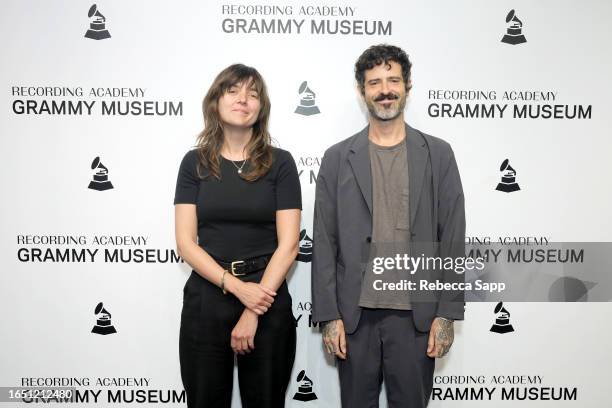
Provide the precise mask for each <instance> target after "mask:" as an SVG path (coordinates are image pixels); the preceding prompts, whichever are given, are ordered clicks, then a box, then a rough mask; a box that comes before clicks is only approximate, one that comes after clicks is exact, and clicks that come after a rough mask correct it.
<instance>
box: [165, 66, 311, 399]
mask: <svg viewBox="0 0 612 408" xmlns="http://www.w3.org/2000/svg"><path fill="white" fill-rule="evenodd" d="M203 112H204V121H205V128H204V130H203V131H202V133H201V134H200V136H199V137H198V140H197V148H196V149H194V150H191V151H190V152H188V153H187V154H186V155H185V157H184V159H183V161H182V163H181V166H180V170H179V175H178V180H177V185H176V195H175V198H174V204H175V222H176V243H177V248H178V252H179V254H180V255H181V257H182V258H183V259H184V260H185V262H187V263H188V264H189V265H191V266H192V268H193V271H192V273H191V276H190V277H189V279H188V281H187V283H186V285H185V289H184V297H183V310H182V314H181V331H180V341H179V343H180V345H179V354H180V362H181V376H182V379H183V385H184V387H185V391H186V393H187V404H188V406H189V407H198V408H213V407H229V406H230V404H231V395H232V379H233V367H234V355H236V356H237V362H238V379H239V384H240V396H241V399H242V405H243V406H244V407H265V408H270V407H282V406H284V401H285V391H286V389H287V385H288V382H289V376H290V374H291V369H292V366H293V360H294V357H295V322H294V317H293V313H292V311H291V296H290V295H289V292H288V290H287V283H286V282H285V276H286V274H287V271H288V270H289V268H290V266H291V265H292V263H293V261H294V260H295V257H296V255H297V251H298V238H299V225H300V214H301V206H302V203H301V190H300V183H299V179H298V174H297V168H296V166H295V162H294V161H293V158H292V157H291V154H290V153H289V152H287V151H285V150H282V149H278V148H275V147H272V146H271V144H270V135H269V133H268V118H269V116H270V100H269V99H268V94H267V91H266V86H265V84H264V81H263V79H262V77H261V75H260V74H259V73H258V72H257V71H256V70H255V69H254V68H251V67H247V66H245V65H242V64H236V65H232V66H230V67H228V68H226V69H225V70H223V71H222V72H221V73H220V74H219V75H218V76H217V78H216V79H215V81H214V82H213V84H212V86H211V88H210V89H209V91H208V93H207V95H206V97H205V98H204V103H203Z"/></svg>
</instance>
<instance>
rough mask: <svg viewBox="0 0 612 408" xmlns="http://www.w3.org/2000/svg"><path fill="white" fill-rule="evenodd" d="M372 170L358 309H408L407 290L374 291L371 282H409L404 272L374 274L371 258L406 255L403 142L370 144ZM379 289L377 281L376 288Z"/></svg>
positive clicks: (405, 197)
mask: <svg viewBox="0 0 612 408" xmlns="http://www.w3.org/2000/svg"><path fill="white" fill-rule="evenodd" d="M369 150H370V166H371V171H372V207H373V208H372V244H371V251H370V258H369V262H368V265H367V267H366V270H365V273H364V277H363V281H362V285H361V296H360V298H359V306H362V307H368V308H379V309H399V310H410V309H412V306H411V305H410V299H409V296H408V291H407V290H376V289H375V288H374V281H376V280H381V281H382V282H388V283H400V282H401V281H402V280H403V279H409V277H410V273H409V271H406V270H397V269H392V270H385V271H384V272H383V273H381V274H375V273H374V271H373V265H372V259H374V258H375V257H393V258H395V255H396V254H398V253H399V254H400V255H403V254H404V253H408V255H410V254H409V252H408V251H409V245H410V244H409V242H410V231H409V230H410V215H409V214H410V212H409V207H408V205H409V202H408V157H407V151H406V139H404V140H402V141H401V142H400V143H398V144H396V145H395V146H379V145H376V144H374V143H372V141H370V143H369ZM377 286H378V287H380V282H379V284H378V285H377Z"/></svg>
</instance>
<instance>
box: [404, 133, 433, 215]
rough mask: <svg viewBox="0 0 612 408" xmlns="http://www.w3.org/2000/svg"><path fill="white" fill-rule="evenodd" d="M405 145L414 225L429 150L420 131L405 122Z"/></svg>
mask: <svg viewBox="0 0 612 408" xmlns="http://www.w3.org/2000/svg"><path fill="white" fill-rule="evenodd" d="M406 147H407V149H406V150H407V153H408V181H409V186H408V188H409V189H410V193H409V194H410V196H409V201H410V203H409V204H410V225H414V222H415V220H416V213H417V209H418V206H419V198H420V197H421V190H422V189H423V180H424V177H425V169H426V167H427V160H428V157H429V154H428V153H429V151H428V149H427V144H426V143H425V139H424V138H423V136H422V135H421V133H420V132H419V131H418V130H416V129H414V128H412V127H410V126H408V124H406Z"/></svg>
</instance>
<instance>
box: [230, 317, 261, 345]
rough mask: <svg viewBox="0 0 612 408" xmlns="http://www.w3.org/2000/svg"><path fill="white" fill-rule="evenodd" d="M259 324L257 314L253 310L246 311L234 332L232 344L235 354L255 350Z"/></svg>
mask: <svg viewBox="0 0 612 408" xmlns="http://www.w3.org/2000/svg"><path fill="white" fill-rule="evenodd" d="M258 323H259V318H258V316H257V314H256V313H255V312H253V311H252V310H251V309H244V311H243V312H242V315H241V316H240V319H238V323H236V326H234V330H232V336H231V339H230V343H231V346H232V350H234V353H237V354H244V353H250V352H251V350H253V349H254V348H255V332H257V324H258Z"/></svg>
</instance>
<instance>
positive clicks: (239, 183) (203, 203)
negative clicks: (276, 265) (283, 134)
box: [174, 147, 302, 261]
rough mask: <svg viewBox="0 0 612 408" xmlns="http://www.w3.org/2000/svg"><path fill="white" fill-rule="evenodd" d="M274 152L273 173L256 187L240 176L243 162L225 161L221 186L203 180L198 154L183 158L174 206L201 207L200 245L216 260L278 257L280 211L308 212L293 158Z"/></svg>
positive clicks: (212, 181)
mask: <svg viewBox="0 0 612 408" xmlns="http://www.w3.org/2000/svg"><path fill="white" fill-rule="evenodd" d="M272 150H273V152H272V157H273V164H272V167H271V168H270V170H269V171H268V173H266V175H265V176H263V177H260V178H259V179H257V180H256V181H252V182H251V181H245V180H243V179H242V178H240V176H239V175H238V171H237V168H236V166H238V167H240V166H241V165H242V164H243V162H242V161H239V162H234V163H235V164H236V166H235V165H234V163H232V162H231V161H230V160H228V159H226V158H224V157H221V161H220V174H221V180H217V179H216V178H214V177H208V178H205V179H200V178H199V177H198V173H197V162H198V152H197V149H194V150H191V151H189V152H187V154H186V155H185V157H184V158H183V161H182V162H181V166H180V169H179V174H178V179H177V181H176V193H175V196H174V204H195V205H196V214H197V217H198V244H199V245H200V246H201V247H202V248H204V250H205V251H206V252H208V253H209V254H210V255H211V256H213V257H215V258H217V259H220V260H223V261H237V260H243V259H247V258H251V257H255V256H260V255H267V254H271V253H273V252H274V251H275V250H276V247H277V246H278V240H277V236H276V211H277V210H286V209H291V208H298V209H302V193H301V188H300V180H299V178H298V172H297V168H296V165H295V161H294V160H293V157H292V156H291V153H289V152H288V151H286V150H282V149H279V148H275V147H273V148H272ZM248 164H249V163H248V162H247V163H246V164H245V167H244V168H243V170H246V166H248ZM201 174H202V175H205V174H206V170H205V169H203V170H202V171H201Z"/></svg>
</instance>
